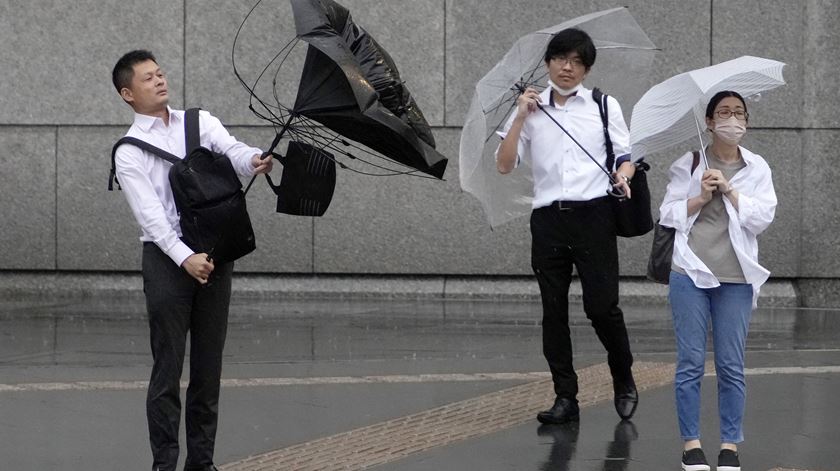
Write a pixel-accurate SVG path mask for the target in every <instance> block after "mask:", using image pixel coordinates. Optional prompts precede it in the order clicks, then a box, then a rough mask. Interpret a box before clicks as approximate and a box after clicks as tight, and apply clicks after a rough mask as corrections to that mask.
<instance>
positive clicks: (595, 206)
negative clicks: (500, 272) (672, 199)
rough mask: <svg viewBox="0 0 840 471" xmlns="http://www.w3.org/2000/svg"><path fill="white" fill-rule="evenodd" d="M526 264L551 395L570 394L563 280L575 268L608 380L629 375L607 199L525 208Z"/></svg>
mask: <svg viewBox="0 0 840 471" xmlns="http://www.w3.org/2000/svg"><path fill="white" fill-rule="evenodd" d="M531 237H532V246H531V265H532V268H533V270H534V273H535V274H536V277H537V281H538V282H539V286H540V295H541V298H542V305H543V354H544V355H545V358H546V360H547V361H548V366H549V369H550V370H551V377H552V379H553V381H554V391H555V393H556V394H557V396H560V397H567V398H570V399H576V397H577V392H578V382H577V374H576V373H575V370H574V366H573V358H572V356H573V353H572V340H571V334H570V330H569V285H570V284H571V281H572V267H573V266H574V267H576V268H577V271H578V276H579V277H580V282H581V287H582V289H583V309H584V312H585V313H586V317H587V318H588V319H589V321H590V322H591V323H592V327H594V328H595V333H596V335H597V336H598V339H599V340H600V341H601V343H602V344H603V345H604V348H605V349H606V350H607V362H608V364H609V367H610V372H611V374H612V377H613V380H614V381H617V382H625V381H628V380H629V379H630V378H632V372H631V366H632V365H633V355H632V354H631V353H630V342H629V340H628V338H627V329H626V327H625V325H624V315H623V313H622V312H621V309H620V308H619V307H618V248H617V242H616V234H615V221H614V217H613V212H612V206H611V205H610V202H609V200H608V198H599V199H597V200H593V203H592V204H590V205H585V206H580V207H574V208H560V207H559V206H558V205H557V204H554V205H551V206H546V207H543V208H538V209H535V210H534V211H533V212H532V213H531Z"/></svg>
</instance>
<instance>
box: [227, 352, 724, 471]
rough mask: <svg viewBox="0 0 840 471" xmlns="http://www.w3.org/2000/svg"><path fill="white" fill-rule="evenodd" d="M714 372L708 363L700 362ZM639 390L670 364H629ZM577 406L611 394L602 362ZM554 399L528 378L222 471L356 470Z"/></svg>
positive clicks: (525, 417) (506, 422)
mask: <svg viewBox="0 0 840 471" xmlns="http://www.w3.org/2000/svg"><path fill="white" fill-rule="evenodd" d="M706 371H707V372H713V371H714V365H713V364H711V363H710V364H707V365H706ZM634 375H635V379H636V385H637V387H638V389H639V390H640V391H643V390H646V389H651V388H656V387H660V386H664V385H666V384H669V383H671V382H673V378H674V365H673V364H667V363H643V362H638V363H636V364H635V365H634ZM578 382H579V389H580V392H579V395H578V396H579V398H582V399H581V400H580V406H581V407H586V406H591V405H593V404H596V403H599V402H601V401H605V400H609V399H612V396H613V391H612V380H611V378H610V373H609V368H608V367H607V365H606V364H599V365H595V366H592V367H589V368H585V369H583V370H581V371H579V372H578ZM553 401H554V392H553V388H552V385H551V380H550V379H547V380H539V381H532V382H529V383H526V384H522V385H519V386H515V387H512V388H509V389H505V390H502V391H498V392H495V393H490V394H485V395H482V396H478V397H475V398H471V399H467V400H463V401H459V402H454V403H451V404H447V405H444V406H441V407H437V408H434V409H429V410H426V411H423V412H419V413H416V414H412V415H408V416H405V417H400V418H396V419H392V420H388V421H385V422H381V423H377V424H373V425H369V426H367V427H362V428H359V429H356V430H351V431H348V432H344V433H339V434H337V435H332V436H329V437H324V438H321V439H317V440H313V441H310V442H307V443H301V444H298V445H293V446H290V447H287V448H283V449H280V450H275V451H271V452H268V453H264V454H261V455H256V456H251V457H249V458H246V459H243V460H240V461H237V462H234V463H229V464H226V465H224V466H221V467H220V469H221V470H223V471H274V470H278V471H279V470H284V471H286V470H295V471H315V470H318V471H322V470H323V471H327V470H339V469H341V470H361V469H367V468H370V467H373V466H377V465H381V464H384V463H388V462H392V461H396V460H399V459H401V458H404V457H406V456H408V455H410V454H413V453H419V452H422V451H425V450H429V449H431V448H434V447H439V446H445V445H449V444H451V443H455V442H458V441H462V440H467V439H470V438H476V437H481V436H484V435H488V434H491V433H494V432H498V431H500V430H504V429H507V428H510V427H514V426H517V425H521V424H523V423H527V422H530V421H533V420H535V419H534V418H535V417H536V414H537V412H538V411H540V410H543V409H545V408H546V406H547V405H550V404H551V403H552V402H553Z"/></svg>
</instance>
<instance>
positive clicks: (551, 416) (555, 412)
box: [537, 397, 580, 424]
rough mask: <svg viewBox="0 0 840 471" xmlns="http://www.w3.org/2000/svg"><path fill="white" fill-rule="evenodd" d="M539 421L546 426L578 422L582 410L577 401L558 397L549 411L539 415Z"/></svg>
mask: <svg viewBox="0 0 840 471" xmlns="http://www.w3.org/2000/svg"><path fill="white" fill-rule="evenodd" d="M537 420H539V421H540V422H541V423H544V424H565V423H566V422H578V421H579V420H580V409H578V403H577V401H576V400H575V399H569V398H566V397H558V398H556V399H555V400H554V405H553V406H552V407H551V409H549V410H544V411H542V412H540V413H539V414H537Z"/></svg>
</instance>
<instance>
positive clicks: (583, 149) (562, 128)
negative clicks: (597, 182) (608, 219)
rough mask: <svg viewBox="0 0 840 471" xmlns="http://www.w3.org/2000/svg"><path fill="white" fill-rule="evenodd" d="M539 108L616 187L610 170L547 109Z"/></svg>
mask: <svg viewBox="0 0 840 471" xmlns="http://www.w3.org/2000/svg"><path fill="white" fill-rule="evenodd" d="M537 106H538V107H539V108H540V110H541V111H542V112H543V113H545V115H546V116H548V118H549V119H550V120H552V121H554V124H556V125H557V127H559V128H560V129H561V130H562V131H563V132H564V133H566V135H567V136H569V139H571V140H572V142H574V143H575V144H576V145H577V146H578V147H579V148H580V150H582V151H583V153H585V154H586V156H587V157H589V158H590V159H592V161H593V162H595V165H597V166H598V168H600V169H601V171H602V172H604V173H605V174H607V178H609V179H610V183H611V184H613V185H615V179H614V178H613V176H612V175H611V174H610V172H609V170H607V169H606V168H604V166H603V165H601V164H600V163H599V162H598V161H597V160H595V157H592V154H590V153H589V151H588V150H586V148H584V147H583V146H582V145H581V144H580V142H578V141H577V139H575V137H574V136H572V135H571V134H570V133H569V131H567V130H566V128H564V127H563V125H562V124H560V123H559V122H558V121H557V120H556V119H554V116H551V114H549V112H548V111H546V110H545V108H543V107H542V105H539V104H538V105H537Z"/></svg>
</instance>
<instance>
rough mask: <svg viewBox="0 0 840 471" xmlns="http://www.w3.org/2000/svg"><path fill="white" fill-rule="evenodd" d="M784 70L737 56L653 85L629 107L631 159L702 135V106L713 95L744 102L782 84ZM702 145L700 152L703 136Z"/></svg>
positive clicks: (764, 61) (772, 63) (770, 62)
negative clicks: (735, 94)
mask: <svg viewBox="0 0 840 471" xmlns="http://www.w3.org/2000/svg"><path fill="white" fill-rule="evenodd" d="M784 66H785V64H784V63H782V62H778V61H774V60H771V59H763V58H761V57H753V56H741V57H739V58H737V59H733V60H730V61H726V62H721V63H720V64H716V65H713V66H710V67H704V68H702V69H697V70H692V71H690V72H685V73H682V74H679V75H675V76H673V77H671V78H669V79H667V80H665V81H663V82H661V83H659V84H657V85H654V86H653V87H652V88H651V89H650V90H648V91H647V93H645V94H644V96H642V98H641V99H640V100H639V101H638V103H636V105H635V106H634V107H633V114H632V117H631V118H630V146H631V148H632V149H633V160H639V159H641V158H644V157H645V156H646V155H649V154H652V153H654V152H659V151H662V150H665V149H667V148H669V147H671V146H673V145H676V144H679V143H680V142H683V141H685V140H686V139H689V138H691V137H693V136H700V133H701V131H700V128H701V123H704V124H702V126H703V127H705V115H706V105H707V104H708V102H709V100H710V99H711V98H712V96H714V95H715V94H716V93H717V92H720V91H723V90H732V91H735V92H738V93H739V94H741V96H743V97H744V98H747V97H749V96H752V95H756V94H758V93H761V92H764V91H767V90H772V89H774V88H776V87H778V86H780V85H784V84H785V80H784V78H783V77H782V68H783V67H784ZM700 141H701V150H702V136H700ZM704 154H705V153H704Z"/></svg>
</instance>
